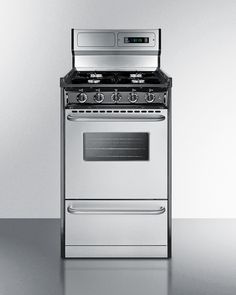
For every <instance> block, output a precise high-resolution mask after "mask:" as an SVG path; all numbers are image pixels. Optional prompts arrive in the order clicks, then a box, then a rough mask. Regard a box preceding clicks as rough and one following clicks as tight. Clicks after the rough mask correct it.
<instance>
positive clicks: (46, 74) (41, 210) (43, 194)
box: [0, 0, 236, 218]
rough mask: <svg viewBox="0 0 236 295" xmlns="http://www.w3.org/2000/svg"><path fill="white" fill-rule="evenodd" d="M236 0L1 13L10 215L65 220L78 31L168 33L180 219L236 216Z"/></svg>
mask: <svg viewBox="0 0 236 295" xmlns="http://www.w3.org/2000/svg"><path fill="white" fill-rule="evenodd" d="M235 15H236V2H235V1H234V0H227V1H223V0H198V1H188V0H178V1H171V0H165V1H157V0H145V1H138V0H132V1H128V0H120V1H111V0H100V1H95V0H94V1H91V0H73V1H62V0H61V1H58V0H57V1H56V0H53V1H52V0H34V1H33V0H28V1H26V0H21V1H17V0H9V1H2V2H1V10H0V32H1V34H0V36H1V37H0V44H1V54H0V81H1V82H0V83H1V84H0V85H1V95H0V98H1V108H0V136H1V137H0V138H1V144H0V198H1V205H0V217H3V218H7V217H9V218H11V217H29V218H30V217H59V207H60V202H59V77H60V76H63V75H64V74H66V73H67V72H68V71H69V69H70V68H71V52H70V29H71V28H72V27H75V28H83V29H87V28H88V29H93V28H108V29H112V28H135V29H138V28H158V27H161V28H162V29H163V43H162V44H163V46H162V47H163V51H162V65H163V69H164V70H165V71H166V72H167V73H169V74H171V76H172V77H173V216H174V217H209V218H210V217H236V210H235V206H236V189H235V183H236V179H235V178H236V177H235V167H236V135H235V126H236V116H235V108H236V95H235V80H236V70H235V68H236V57H235V55H236V22H235Z"/></svg>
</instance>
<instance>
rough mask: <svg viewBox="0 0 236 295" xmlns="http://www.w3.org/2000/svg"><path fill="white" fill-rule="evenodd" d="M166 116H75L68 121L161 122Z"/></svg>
mask: <svg viewBox="0 0 236 295" xmlns="http://www.w3.org/2000/svg"><path fill="white" fill-rule="evenodd" d="M165 118H166V117H165V116H163V115H155V116H153V117H150V116H148V117H147V116H140V115H139V116H136V117H133V116H127V115H118V116H115V115H112V116H111V115H109V116H102V117H99V116H93V117H92V116H91V117H90V116H88V117H82V116H81V117H79V116H74V115H68V116H67V120H69V121H72V122H109V121H114V122H123V121H125V122H127V121H128V122H149V121H151V122H160V121H164V120H165Z"/></svg>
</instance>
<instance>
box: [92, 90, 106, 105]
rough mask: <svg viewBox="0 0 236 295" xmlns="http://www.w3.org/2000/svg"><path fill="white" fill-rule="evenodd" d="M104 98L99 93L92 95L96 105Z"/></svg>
mask: <svg viewBox="0 0 236 295" xmlns="http://www.w3.org/2000/svg"><path fill="white" fill-rule="evenodd" d="M104 98H105V96H104V94H103V93H101V92H97V93H96V94H95V95H94V100H95V101H96V102H98V103H101V102H103V100H104Z"/></svg>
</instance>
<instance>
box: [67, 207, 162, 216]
mask: <svg viewBox="0 0 236 295" xmlns="http://www.w3.org/2000/svg"><path fill="white" fill-rule="evenodd" d="M67 211H68V212H69V213H70V214H86V215H89V214H93V215H113V214H114V215H160V214H163V213H164V212H165V211H166V209H165V207H162V206H160V208H159V209H156V210H136V209H135V210H119V209H78V208H73V207H72V206H68V207H67Z"/></svg>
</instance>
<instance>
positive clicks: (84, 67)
mask: <svg viewBox="0 0 236 295" xmlns="http://www.w3.org/2000/svg"><path fill="white" fill-rule="evenodd" d="M74 65H75V67H76V68H77V70H79V71H112V70H115V71H155V70H156V69H157V67H158V57H157V55H145V56H142V55H128V54H126V55H125V54H122V55H120V54H119V55H114V54H113V55H76V56H74Z"/></svg>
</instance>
